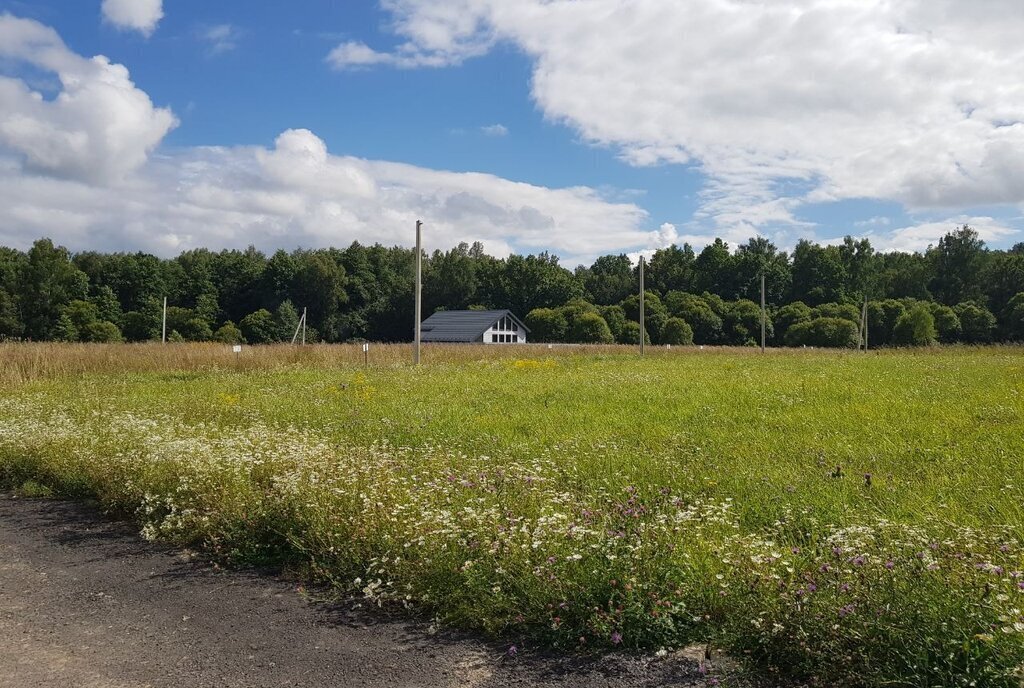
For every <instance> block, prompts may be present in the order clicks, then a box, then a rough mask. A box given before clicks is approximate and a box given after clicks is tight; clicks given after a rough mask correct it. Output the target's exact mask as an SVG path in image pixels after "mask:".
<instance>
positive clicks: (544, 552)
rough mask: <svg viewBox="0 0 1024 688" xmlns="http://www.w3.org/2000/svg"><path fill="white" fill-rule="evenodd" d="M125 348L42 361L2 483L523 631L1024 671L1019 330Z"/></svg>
mask: <svg viewBox="0 0 1024 688" xmlns="http://www.w3.org/2000/svg"><path fill="white" fill-rule="evenodd" d="M124 350H127V351H129V352H130V353H129V354H123V353H118V354H116V356H119V357H121V358H122V359H124V360H127V359H125V358H124V357H126V356H127V357H132V358H133V359H134V362H133V363H132V364H131V365H128V364H126V363H116V362H115V363H111V362H110V359H109V358H102V357H100V355H99V354H97V355H96V356H97V358H96V362H97V365H96V366H95V368H96V369H97V370H99V371H100V372H88V371H89V369H90V368H89V366H88V365H87V364H84V363H82V361H81V360H79V361H78V363H76V364H75V365H71V366H66V367H62V366H60V365H55V364H52V363H47V364H46V365H37V367H36V372H35V373H32V374H25V373H24V370H25V369H27V368H25V367H24V365H23V366H22V369H21V370H22V372H21V373H20V374H19V375H18V376H17V381H15V382H11V383H10V384H8V385H7V386H6V388H5V389H4V391H3V393H2V394H0V478H2V479H3V481H4V482H6V483H8V484H9V485H10V486H13V487H18V486H20V485H22V484H24V483H25V482H26V481H31V482H30V485H32V489H33V490H36V491H38V490H39V489H46V490H53V491H54V492H56V493H58V494H68V495H73V496H83V497H90V498H98V499H99V500H100V502H101V503H102V504H103V505H104V506H105V507H107V508H109V509H111V510H113V511H117V512H119V513H126V514H130V515H132V516H133V517H134V518H137V519H138V521H139V522H140V525H141V527H142V528H143V532H144V534H146V535H147V536H150V537H156V538H165V539H169V540H171V541H173V542H179V543H201V544H202V545H204V546H206V547H207V548H209V549H210V550H211V551H212V552H214V553H215V554H217V555H222V556H225V557H230V558H234V559H238V560H242V561H253V560H261V561H268V560H269V561H274V562H283V563H285V564H288V565H292V566H296V567H301V568H302V569H303V570H305V571H306V572H307V573H308V574H309V575H311V576H314V577H317V578H320V579H323V580H327V581H329V582H331V583H332V584H334V585H336V586H338V587H339V588H340V589H342V590H344V591H359V592H361V593H362V594H365V595H366V596H367V597H368V598H370V599H373V600H375V601H377V602H379V603H381V604H394V605H404V606H406V607H408V608H409V609H410V613H417V614H428V615H433V616H436V617H438V618H440V619H441V620H443V621H444V622H446V623H451V624H454V625H457V626H462V627H469V628H475V629H481V630H483V631H485V632H487V633H490V634H493V635H495V636H496V637H499V638H501V639H505V640H508V641H509V642H515V643H517V644H518V645H520V647H521V646H523V644H526V645H527V646H534V647H539V646H543V647H556V648H558V649H560V650H564V651H578V650H584V651H589V650H592V649H595V648H598V649H600V648H607V647H614V646H620V647H626V648H639V649H645V650H656V649H660V648H666V649H668V648H678V647H682V646H683V645H687V644H690V643H694V642H709V643H712V644H714V645H716V646H719V647H721V648H723V649H724V650H726V651H727V652H729V653H731V654H733V655H735V656H736V657H739V658H742V659H745V660H747V661H749V662H751V663H752V664H753V665H754V666H757V667H758V668H759V670H760V671H762V672H769V673H779V674H783V675H786V676H789V677H794V678H798V679H801V680H810V679H813V680H815V681H817V682H819V683H821V684H823V685H836V684H842V685H912V686H959V685H964V686H966V685H978V686H982V685H993V686H1018V685H1020V682H1021V675H1020V671H1021V667H1022V666H1024V613H1022V611H1021V609H1022V608H1024V574H1022V573H1021V572H1020V571H1021V569H1024V539H1022V532H1021V524H1022V523H1024V507H1022V498H1024V485H1022V484H1021V481H1022V469H1024V350H1022V349H1020V348H1013V347H1001V348H988V349H966V348H965V349H960V348H952V349H943V350H927V351H913V352H881V353H876V352H872V353H870V354H863V353H861V354H858V353H853V352H825V351H788V352H787V351H770V352H769V353H768V354H767V355H764V356H761V355H758V354H754V353H751V352H748V351H741V350H733V351H728V350H710V349H709V350H705V351H699V350H696V349H686V350H673V351H672V352H666V351H664V350H655V351H654V352H653V354H654V355H651V356H649V357H647V358H645V359H640V358H639V357H637V356H636V355H635V353H634V352H632V351H627V350H625V349H615V348H608V349H601V350H593V351H587V352H584V353H580V354H578V355H572V354H571V353H567V352H565V351H562V350H555V351H554V352H552V351H548V350H545V349H542V348H532V347H531V348H521V349H517V350H513V349H505V350H504V351H503V352H501V353H496V352H494V351H493V350H491V351H486V352H485V351H483V350H482V349H480V348H472V347H468V348H463V349H457V350H453V349H446V350H441V349H437V350H432V349H430V348H428V349H427V350H426V354H425V359H426V360H428V361H429V360H432V361H434V362H432V363H430V364H428V365H425V366H422V367H420V368H412V367H410V366H408V365H405V364H403V363H400V362H399V361H400V359H401V358H402V356H403V354H402V353H401V351H404V350H400V349H398V348H397V347H395V348H393V349H392V350H391V353H389V354H387V355H385V356H382V359H383V360H387V361H389V362H387V363H381V364H379V365H376V366H371V367H369V368H363V367H362V366H360V365H358V363H357V362H356V361H358V356H356V355H354V353H353V352H348V351H346V352H345V353H344V354H342V353H340V348H339V349H338V350H339V353H338V355H336V356H335V355H333V354H329V353H324V352H329V351H331V349H330V348H329V347H322V348H320V353H318V354H317V355H316V358H313V359H303V358H301V357H298V358H296V357H295V356H294V355H293V354H292V353H287V351H292V350H287V351H286V350H283V349H277V350H275V349H265V350H259V349H249V350H247V353H246V356H247V357H248V358H247V359H246V360H243V361H241V362H238V363H236V364H234V365H233V364H232V361H231V359H230V357H227V356H221V354H220V353H219V350H217V353H216V354H213V353H211V354H210V356H209V357H207V358H202V357H200V359H199V360H196V359H194V358H190V357H188V356H185V355H184V354H183V355H182V358H181V361H180V364H176V363H175V361H174V360H173V358H171V359H168V358H167V355H166V354H165V353H159V354H157V353H154V352H155V351H156V350H155V349H154V348H152V347H149V348H147V347H137V348H135V349H134V350H133V349H131V347H124ZM83 351H87V349H83V348H81V347H79V348H77V349H75V348H71V347H67V348H66V350H65V349H61V348H60V347H51V348H50V353H49V354H48V355H50V356H55V357H58V358H59V357H60V356H68V357H77V358H78V359H81V357H82V356H86V357H88V356H90V355H92V354H83V353H82V352H83ZM179 351H181V352H185V351H186V349H184V348H182V349H179ZM211 351H213V349H211ZM442 351H443V355H442ZM453 351H454V352H453ZM4 352H5V353H12V356H13V358H19V357H20V360H21V362H22V364H24V361H25V360H27V358H28V356H27V355H26V353H25V349H24V348H20V349H19V348H17V347H9V348H8V349H6V350H4ZM131 352H134V353H131ZM435 354H436V355H435ZM215 355H216V356H221V359H222V360H220V362H219V363H216V364H214V363H211V361H212V360H213V357H214V356H215ZM104 356H107V354H104ZM159 356H162V357H163V358H161V359H160V363H159V365H157V364H155V363H154V364H153V365H148V366H147V364H146V360H147V357H149V358H151V359H153V360H155V359H156V358H157V357H159ZM189 356H191V354H190V355H189ZM260 356H263V357H265V358H266V359H267V360H266V361H263V362H254V360H253V359H255V358H258V357H260ZM13 358H12V360H13ZM76 360H77V359H76ZM119 360H120V359H119ZM103 361H105V363H103V364H102V365H101V364H100V363H102V362H103ZM437 361H441V362H437ZM37 363H38V362H37ZM83 371H84V372H83ZM972 681H974V682H975V683H973V684H972V683H971V682H972Z"/></svg>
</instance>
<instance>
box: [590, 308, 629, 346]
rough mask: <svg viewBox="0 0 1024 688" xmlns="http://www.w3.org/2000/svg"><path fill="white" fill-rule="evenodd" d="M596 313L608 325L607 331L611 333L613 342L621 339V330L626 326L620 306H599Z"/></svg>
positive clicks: (624, 312)
mask: <svg viewBox="0 0 1024 688" xmlns="http://www.w3.org/2000/svg"><path fill="white" fill-rule="evenodd" d="M597 310H598V312H599V313H600V314H601V317H602V318H604V321H605V322H606V323H608V329H609V330H611V332H612V337H614V338H615V341H619V339H620V338H621V337H622V328H623V327H625V326H626V322H627V321H626V311H624V310H622V306H599V307H598V309H597Z"/></svg>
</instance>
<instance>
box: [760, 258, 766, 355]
mask: <svg viewBox="0 0 1024 688" xmlns="http://www.w3.org/2000/svg"><path fill="white" fill-rule="evenodd" d="M767 322H768V316H767V313H765V308H764V273H761V353H764V347H765V341H764V340H765V325H766V323H767Z"/></svg>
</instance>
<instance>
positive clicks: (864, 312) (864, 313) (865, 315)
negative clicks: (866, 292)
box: [860, 296, 868, 351]
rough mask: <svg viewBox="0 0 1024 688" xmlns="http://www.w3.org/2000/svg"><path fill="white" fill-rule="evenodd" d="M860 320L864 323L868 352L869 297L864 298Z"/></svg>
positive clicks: (865, 349)
mask: <svg viewBox="0 0 1024 688" xmlns="http://www.w3.org/2000/svg"><path fill="white" fill-rule="evenodd" d="M860 319H861V323H863V324H862V327H861V329H862V330H863V333H864V351H867V350H868V297H867V296H865V297H864V307H863V308H862V309H861V312H860Z"/></svg>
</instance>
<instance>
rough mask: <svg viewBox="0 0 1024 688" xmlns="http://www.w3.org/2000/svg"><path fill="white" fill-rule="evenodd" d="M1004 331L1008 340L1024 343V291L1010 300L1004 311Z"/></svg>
mask: <svg viewBox="0 0 1024 688" xmlns="http://www.w3.org/2000/svg"><path fill="white" fill-rule="evenodd" d="M1003 329H1004V330H1005V333H1006V337H1007V339H1010V340H1011V341H1015V342H1021V341H1024V291H1022V292H1020V293H1018V294H1017V295H1016V296H1014V297H1013V298H1012V299H1010V301H1009V303H1007V304H1006V308H1004V309H1003Z"/></svg>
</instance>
